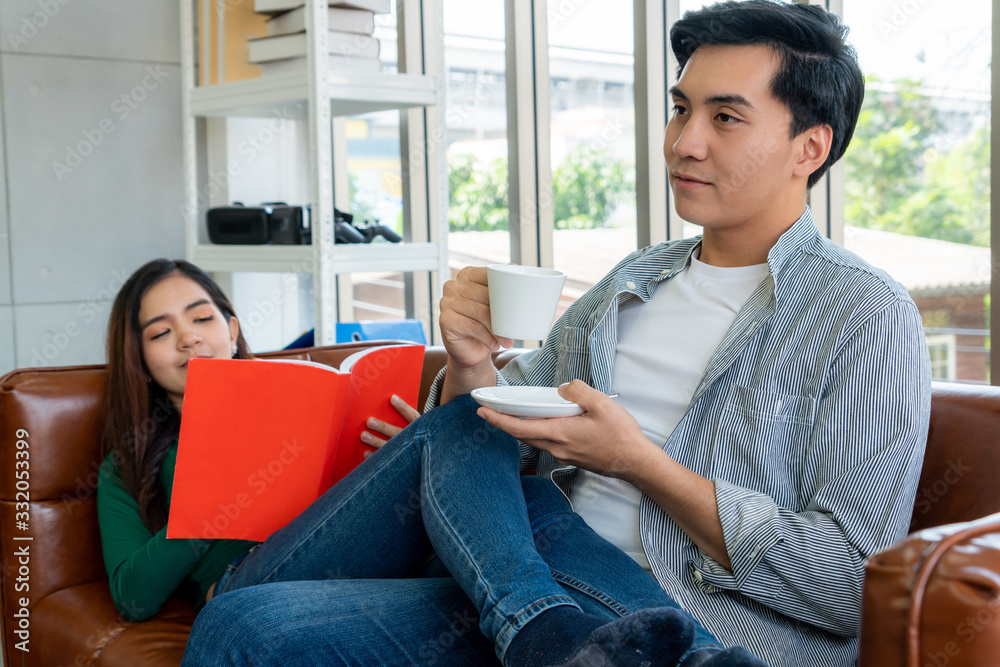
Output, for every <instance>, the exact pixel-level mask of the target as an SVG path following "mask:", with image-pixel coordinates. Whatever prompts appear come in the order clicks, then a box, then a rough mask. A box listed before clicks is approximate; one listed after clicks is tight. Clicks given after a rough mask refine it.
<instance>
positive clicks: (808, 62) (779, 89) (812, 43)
mask: <svg viewBox="0 0 1000 667" xmlns="http://www.w3.org/2000/svg"><path fill="white" fill-rule="evenodd" d="M846 37H847V26H845V25H843V24H842V23H841V22H840V20H839V19H838V18H837V15H836V14H833V13H831V12H828V11H826V10H825V9H823V8H822V7H818V6H816V5H800V4H786V3H781V2H770V1H769V0H744V1H743V2H733V1H729V2H719V3H717V4H714V5H711V6H709V7H705V8H704V9H700V10H697V11H691V12H686V13H685V14H684V17H683V18H682V19H681V20H680V21H677V22H676V23H674V26H673V28H671V30H670V45H671V48H672V49H673V51H674V55H675V56H677V62H678V70H677V75H678V76H680V73H681V71H682V70H683V69H684V66H685V65H686V64H687V61H688V59H689V58H690V57H691V54H692V53H694V52H695V50H696V49H697V48H698V47H699V46H706V45H715V44H718V45H764V46H768V47H771V48H772V49H774V51H775V52H776V53H777V54H778V55H779V57H780V59H781V62H780V64H779V65H778V69H777V71H776V72H775V75H774V78H773V80H772V81H771V94H773V95H774V97H775V98H776V99H778V100H779V101H780V102H781V103H782V104H784V105H785V106H786V107H788V109H789V111H791V114H792V125H791V136H792V137H796V136H798V135H799V134H801V133H802V132H804V131H806V130H809V129H812V128H814V127H817V126H819V125H829V126H830V128H831V129H832V130H833V138H832V141H831V145H830V155H829V157H827V160H826V162H824V163H823V166H821V167H820V168H819V169H817V170H816V171H814V172H813V173H812V174H810V176H809V183H808V187H810V188H811V187H812V186H813V185H814V184H815V183H816V182H817V181H818V180H819V179H820V178H821V177H822V176H823V174H825V173H826V170H827V169H829V168H830V165H832V164H833V163H834V162H836V161H837V160H839V159H840V158H841V156H843V154H844V151H846V150H847V144H849V143H850V141H851V137H852V136H853V135H854V127H855V125H857V122H858V114H859V113H860V112H861V102H862V100H863V99H864V96H865V84H864V76H863V75H862V74H861V68H860V67H859V66H858V58H857V54H856V53H855V51H854V48H853V47H852V46H850V45H849V44H847V42H846Z"/></svg>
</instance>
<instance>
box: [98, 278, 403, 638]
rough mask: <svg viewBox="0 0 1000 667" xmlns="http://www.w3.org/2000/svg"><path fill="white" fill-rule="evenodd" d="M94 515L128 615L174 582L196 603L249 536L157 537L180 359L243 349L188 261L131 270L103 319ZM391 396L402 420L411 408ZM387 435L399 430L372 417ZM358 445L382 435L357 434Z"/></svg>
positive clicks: (180, 381) (152, 609) (215, 296)
mask: <svg viewBox="0 0 1000 667" xmlns="http://www.w3.org/2000/svg"><path fill="white" fill-rule="evenodd" d="M107 345H108V351H107V359H108V364H107V382H106V385H105V390H104V408H105V409H104V428H103V431H102V442H101V445H102V451H103V452H105V453H106V459H105V461H104V464H103V465H102V466H101V472H100V478H99V482H98V518H99V522H100V528H101V541H102V545H103V550H104V560H105V565H106V567H107V571H108V578H109V580H110V583H111V593H112V597H113V598H114V601H115V605H116V606H117V607H118V610H119V611H120V612H121V613H122V615H123V616H124V617H125V618H127V619H128V620H132V621H140V620H144V619H146V618H149V617H150V616H152V615H153V614H155V613H156V612H157V611H158V610H159V609H160V607H161V606H162V604H163V603H164V602H165V601H166V599H167V598H168V597H169V596H170V595H171V594H173V593H174V591H176V590H177V589H178V588H179V587H183V588H184V589H185V591H186V592H188V593H190V594H193V595H194V597H195V599H196V601H197V602H199V606H200V603H203V602H204V601H205V600H206V599H207V598H209V597H210V596H211V592H212V587H213V586H214V584H215V581H216V580H217V579H218V578H219V577H220V576H221V575H222V574H223V573H224V572H225V570H226V568H227V566H228V565H229V563H230V562H231V561H232V560H233V559H234V558H236V557H237V556H241V555H242V554H245V553H246V551H247V550H248V549H249V548H251V547H252V546H253V544H254V543H253V542H245V541H239V540H212V541H210V540H167V539H166V523H167V510H168V507H169V504H170V491H171V486H172V480H173V473H174V464H175V461H176V457H177V436H178V432H179V430H180V416H181V408H182V406H183V399H184V383H185V379H186V376H187V363H188V361H189V360H190V359H191V358H193V357H196V356H198V357H212V358H225V359H228V358H236V359H247V358H250V352H249V349H248V347H247V343H246V341H245V340H244V338H243V335H242V333H241V332H240V327H239V322H238V320H237V319H236V316H235V314H234V313H233V307H232V305H231V304H230V303H229V300H228V299H227V298H226V296H225V294H223V292H222V290H221V289H220V288H219V286H218V285H217V284H216V283H215V282H214V281H213V280H212V279H211V278H210V277H209V276H208V275H206V274H205V273H204V272H203V271H201V270H200V269H199V268H198V267H196V266H194V265H192V264H190V263H188V262H184V261H169V260H165V259H161V260H155V261H152V262H149V263H148V264H146V265H145V266H143V267H141V268H140V269H138V270H137V271H136V272H135V273H134V274H133V275H132V276H131V277H130V278H129V280H128V281H127V282H126V283H125V285H124V286H123V287H122V289H121V291H120V292H119V293H118V295H117V297H116V299H115V302H114V305H113V307H112V311H111V317H110V323H109V327H108V341H107ZM393 401H394V402H393V405H395V406H396V408H397V409H398V410H399V411H400V412H401V413H402V414H403V415H404V416H405V417H407V418H408V419H409V420H410V421H412V420H413V419H415V418H416V417H417V416H418V413H417V412H416V410H414V409H413V408H411V407H410V406H408V405H406V404H405V403H404V402H403V401H402V400H400V399H399V398H398V397H393ZM369 426H370V428H372V429H373V430H374V431H376V432H377V433H380V434H382V435H384V436H387V437H391V436H392V435H394V434H395V433H397V432H399V430H400V429H398V428H396V427H394V426H391V425H388V424H385V423H384V422H381V421H378V420H374V419H372V420H370V422H369ZM365 436H367V438H364V436H363V439H364V440H365V442H366V444H369V445H371V446H380V445H381V444H382V443H383V442H384V440H381V439H380V438H377V437H375V436H373V435H372V434H369V433H366V434H365Z"/></svg>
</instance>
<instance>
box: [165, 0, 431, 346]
mask: <svg viewBox="0 0 1000 667" xmlns="http://www.w3.org/2000/svg"><path fill="white" fill-rule="evenodd" d="M205 1H206V2H209V3H214V5H215V8H214V9H215V10H216V11H218V12H219V14H220V15H224V13H225V11H226V0H205ZM304 1H305V4H306V7H307V12H306V32H307V34H308V35H309V41H308V52H307V57H306V62H305V68H304V69H303V71H301V72H294V73H288V74H282V75H270V76H265V77H260V78H257V79H249V80H244V81H237V82H231V83H218V84H214V85H202V86H199V85H196V81H197V77H196V68H197V66H198V64H197V62H196V58H195V55H196V48H197V47H196V42H195V39H196V35H195V32H196V27H195V16H196V7H197V5H198V0H180V3H181V44H182V49H181V69H182V83H181V85H182V88H183V90H182V97H183V105H184V109H183V137H184V146H183V154H184V180H185V203H184V205H183V206H182V210H183V214H184V218H185V229H186V252H187V258H188V259H189V260H190V261H192V262H194V263H195V264H197V265H198V266H200V267H201V268H202V269H204V270H206V271H211V272H240V271H251V272H284V273H299V274H303V273H305V274H311V275H312V277H313V296H314V300H315V303H314V312H315V327H316V342H317V344H329V343H332V342H334V338H335V337H334V331H335V326H334V325H335V323H336V322H337V321H338V319H339V315H340V313H346V312H349V311H350V309H349V307H347V304H344V303H340V304H339V306H338V289H337V280H336V277H337V276H338V275H343V274H349V273H355V272H362V271H363V272H379V271H392V272H403V273H406V274H407V289H406V301H407V315H408V316H409V317H418V318H420V319H422V320H424V322H425V323H426V324H427V326H428V327H429V330H430V332H431V334H432V338H433V337H434V336H435V335H436V333H435V332H436V331H437V321H436V319H437V318H436V315H435V307H434V306H435V303H436V301H437V299H438V298H439V296H440V285H441V282H442V277H444V278H447V271H448V252H447V212H446V210H445V208H444V207H445V202H446V197H447V193H446V191H445V188H446V187H447V178H446V164H445V155H444V153H445V151H444V146H443V145H442V146H438V145H437V144H436V143H435V141H429V140H428V138H430V137H439V136H441V135H440V133H439V131H438V128H444V66H443V50H444V38H443V35H444V29H443V22H442V0H397V3H396V5H397V6H396V11H397V34H398V53H399V58H398V61H399V73H350V72H341V71H331V70H327V66H326V62H327V59H326V58H325V57H320V58H317V57H316V56H317V54H325V53H327V29H328V27H327V12H326V9H327V6H328V3H327V0H304ZM203 7H204V6H203ZM220 32H221V31H220ZM220 39H221V37H220ZM206 52H208V50H207V49H206ZM288 109H300V110H303V113H302V115H301V119H302V120H305V121H306V122H307V123H308V151H309V165H308V180H309V186H308V192H309V204H310V205H311V206H312V220H311V224H312V244H311V245H305V246H287V245H286V246H266V245H265V246H235V245H213V244H209V243H207V242H203V239H207V234H206V230H205V229H204V225H205V222H204V219H205V210H206V209H207V205H206V204H205V202H204V198H203V199H202V201H199V196H198V193H199V190H200V189H201V190H202V191H203V190H204V186H205V184H206V183H207V182H208V179H207V169H205V167H204V161H205V158H204V155H205V151H209V150H212V149H211V148H210V147H209V148H206V146H210V145H211V142H212V137H211V134H212V129H213V124H212V121H211V119H224V118H231V117H256V118H272V117H275V116H277V117H282V115H283V114H284V115H287V110H288ZM394 109H395V110H399V111H400V137H401V147H400V148H401V157H402V164H403V182H404V193H403V201H404V211H403V227H404V229H403V231H404V233H403V236H404V242H403V243H399V244H388V243H379V244H372V245H336V244H335V243H334V225H333V208H334V205H335V201H338V200H339V201H345V200H346V198H347V177H346V164H344V162H345V161H346V150H345V149H344V147H343V142H344V141H345V137H344V131H343V122H342V121H341V120H340V119H341V118H342V117H344V116H350V115H356V114H363V113H369V112H374V111H385V110H394ZM199 119H209V121H208V122H206V123H200V122H199ZM200 127H201V128H202V129H201V130H200V131H199V128H200ZM199 135H201V136H199ZM437 143H440V142H437ZM200 172H206V173H200ZM200 186H201V188H200ZM296 203H298V202H296ZM342 208H343V209H344V210H350V209H349V206H348V204H347V203H346V201H345V203H344V204H343V206H342ZM348 294H349V291H348V290H347V289H345V286H344V285H342V286H341V289H340V301H341V302H343V301H345V300H347V299H348Z"/></svg>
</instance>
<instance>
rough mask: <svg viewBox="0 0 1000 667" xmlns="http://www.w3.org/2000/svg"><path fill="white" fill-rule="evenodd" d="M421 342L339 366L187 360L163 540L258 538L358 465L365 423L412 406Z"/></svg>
mask: <svg viewBox="0 0 1000 667" xmlns="http://www.w3.org/2000/svg"><path fill="white" fill-rule="evenodd" d="M423 358H424V347H423V346H422V345H386V346H380V347H370V348H367V349H365V350H362V351H361V352H358V353H357V354H353V355H351V356H350V357H348V358H347V359H345V360H344V361H343V362H342V363H341V365H340V369H339V370H338V369H335V368H333V367H331V366H326V365H324V364H319V363H315V362H311V361H297V360H291V359H192V360H191V363H190V365H189V366H188V374H187V383H186V385H185V391H184V408H183V411H182V416H181V432H180V441H179V443H178V447H177V467H176V469H175V471H174V484H173V491H172V493H171V499H170V515H169V520H168V522H167V537H168V538H203V539H218V538H227V539H243V540H257V541H263V540H265V539H267V537H268V536H269V535H270V534H271V533H273V532H274V531H275V530H278V529H279V528H282V527H283V526H285V525H286V524H287V523H288V522H289V521H291V520H292V519H293V518H295V517H296V516H298V515H299V513H300V512H302V510H304V509H305V508H306V507H308V506H309V505H310V504H311V503H312V502H313V501H314V500H316V498H318V497H319V496H320V495H322V494H323V492H324V491H326V490H327V489H329V488H330V487H331V486H333V485H334V484H335V483H336V482H338V481H339V480H340V479H341V478H343V477H344V476H345V475H346V474H347V473H349V472H350V471H351V470H353V469H354V468H355V467H356V466H357V465H359V464H360V463H361V462H362V461H363V460H364V453H365V452H366V451H371V448H370V447H368V446H367V445H365V444H364V443H363V442H361V433H362V431H365V430H367V429H366V428H365V421H366V420H367V419H368V418H369V417H375V418H377V419H381V420H383V421H385V422H388V423H390V424H395V425H396V426H405V425H406V424H407V422H406V419H404V418H403V416H402V415H400V414H399V413H398V412H397V411H396V409H395V408H394V407H392V405H390V403H389V398H390V397H391V396H392V395H393V394H396V395H398V396H399V397H400V398H402V399H403V400H404V401H406V402H407V403H409V404H410V405H413V406H415V407H419V406H417V405H416V403H417V395H418V393H419V391H420V375H421V370H422V367H423Z"/></svg>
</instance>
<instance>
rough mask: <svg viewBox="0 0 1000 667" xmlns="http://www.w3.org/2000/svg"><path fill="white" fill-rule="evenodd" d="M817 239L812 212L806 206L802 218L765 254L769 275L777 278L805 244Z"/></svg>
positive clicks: (817, 234)
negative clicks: (769, 270)
mask: <svg viewBox="0 0 1000 667" xmlns="http://www.w3.org/2000/svg"><path fill="white" fill-rule="evenodd" d="M818 237H819V230H818V229H816V223H815V221H813V217H812V210H811V209H810V208H809V207H808V206H806V210H805V211H804V212H803V213H802V216H801V217H800V218H799V219H798V220H796V221H795V224H793V225H792V226H791V227H789V228H788V230H787V231H785V233H784V234H782V235H781V236H779V237H778V242H777V243H775V244H774V245H773V246H772V247H771V250H770V251H768V253H767V264H768V266H769V267H770V269H771V275H772V276H777V275H778V274H780V273H781V268H782V267H783V266H784V265H785V262H787V261H788V259H789V258H790V257H792V256H793V255H795V254H796V253H798V252H799V251H800V250H801V249H802V248H803V247H804V246H805V245H806V244H808V243H810V242H812V241H814V240H815V239H816V238H818Z"/></svg>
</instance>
